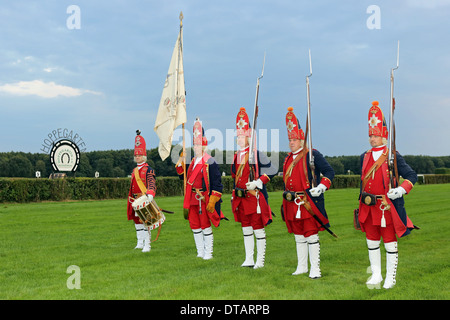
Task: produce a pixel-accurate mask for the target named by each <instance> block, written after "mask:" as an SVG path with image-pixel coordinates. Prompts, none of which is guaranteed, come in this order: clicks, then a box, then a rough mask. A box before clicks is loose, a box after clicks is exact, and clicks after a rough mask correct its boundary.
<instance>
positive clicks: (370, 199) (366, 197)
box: [360, 192, 383, 206]
mask: <svg viewBox="0 0 450 320" xmlns="http://www.w3.org/2000/svg"><path fill="white" fill-rule="evenodd" d="M360 199H361V201H362V202H363V203H364V204H366V205H368V206H374V205H376V204H377V200H379V199H383V196H379V195H375V194H371V193H367V192H363V193H361V197H360Z"/></svg>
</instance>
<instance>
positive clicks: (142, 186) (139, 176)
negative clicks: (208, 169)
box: [127, 130, 156, 252]
mask: <svg viewBox="0 0 450 320" xmlns="http://www.w3.org/2000/svg"><path fill="white" fill-rule="evenodd" d="M136 134H137V135H136V138H135V140H134V161H135V162H136V164H137V167H136V168H135V169H134V170H133V172H132V174H131V185H130V191H129V193H128V205H127V217H128V220H133V221H134V226H135V229H136V236H137V245H136V247H135V249H142V252H149V251H150V249H151V246H150V242H151V230H149V229H148V228H147V227H146V226H145V225H144V224H143V222H142V221H141V220H140V219H139V217H138V216H137V215H136V213H135V212H134V210H133V207H132V205H131V203H132V199H133V200H135V199H138V198H139V197H141V196H142V195H146V196H147V198H148V200H149V201H150V202H151V201H152V200H153V197H154V196H155V192H156V180H155V171H154V170H153V169H152V168H150V166H149V165H148V164H147V163H146V161H147V149H146V143H145V139H144V137H143V136H141V131H140V130H137V131H136Z"/></svg>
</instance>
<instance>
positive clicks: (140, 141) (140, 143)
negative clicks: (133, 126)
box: [134, 130, 147, 156]
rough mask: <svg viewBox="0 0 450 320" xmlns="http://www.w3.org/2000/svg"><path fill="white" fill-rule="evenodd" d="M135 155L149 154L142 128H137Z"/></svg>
mask: <svg viewBox="0 0 450 320" xmlns="http://www.w3.org/2000/svg"><path fill="white" fill-rule="evenodd" d="M134 155H135V156H147V148H146V144H145V139H144V137H143V136H141V130H136V138H135V139H134Z"/></svg>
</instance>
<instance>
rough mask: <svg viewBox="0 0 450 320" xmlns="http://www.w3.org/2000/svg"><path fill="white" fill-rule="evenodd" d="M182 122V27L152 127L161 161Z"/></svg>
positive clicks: (183, 93) (184, 99)
mask: <svg viewBox="0 0 450 320" xmlns="http://www.w3.org/2000/svg"><path fill="white" fill-rule="evenodd" d="M183 123H186V97H185V88H184V73H183V29H182V28H180V33H179V35H178V38H177V42H176V43H175V48H174V49H173V53H172V59H171V60H170V66H169V71H168V73H167V77H166V81H165V83H164V88H163V92H162V95H161V101H160V102H159V109H158V115H157V116H156V120H155V127H154V128H153V130H155V132H156V134H157V135H158V137H159V146H158V152H159V156H160V157H161V159H162V160H163V161H164V160H165V159H166V158H167V157H168V156H169V155H170V148H171V147H172V136H173V131H174V130H175V128H176V127H178V126H179V125H180V124H183Z"/></svg>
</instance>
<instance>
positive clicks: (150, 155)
mask: <svg viewBox="0 0 450 320" xmlns="http://www.w3.org/2000/svg"><path fill="white" fill-rule="evenodd" d="M190 151H191V150H190V149H188V150H187V154H188V155H189V154H191V155H192V153H190ZM233 154H234V152H232V151H227V152H220V151H218V150H213V151H212V152H211V155H212V156H214V157H215V158H216V160H217V161H218V162H219V163H220V162H221V163H220V164H219V167H220V171H221V172H224V173H225V174H226V175H229V174H230V163H231V162H232V161H233ZM287 154H288V152H285V151H282V152H279V153H278V156H277V154H276V153H270V152H269V153H268V156H269V157H270V159H271V160H272V162H274V161H275V160H276V159H278V168H279V169H278V171H279V172H282V171H283V161H284V158H285V157H286V155H287ZM325 158H326V159H327V161H328V162H329V163H330V165H331V166H332V167H333V168H334V170H335V173H336V174H360V173H361V172H360V157H359V155H355V156H337V157H336V156H335V157H328V156H325ZM404 158H405V160H406V162H407V163H408V164H409V165H410V166H411V167H412V168H413V170H414V171H416V172H417V173H418V174H434V173H449V172H450V156H440V157H432V156H423V155H420V156H411V155H405V156H404ZM220 159H222V161H220ZM175 160H178V159H175ZM188 161H189V160H188ZM147 162H148V164H149V165H150V166H151V167H152V168H154V169H155V171H156V174H157V176H176V175H177V174H176V171H175V163H174V162H172V159H171V157H168V158H167V159H166V160H165V161H162V160H161V158H160V157H159V154H158V150H157V148H155V149H151V150H148V151H147ZM175 162H176V161H175ZM135 166H136V164H135V162H134V159H133V150H131V149H129V150H108V151H90V152H85V153H82V154H81V158H80V165H79V168H78V170H77V172H76V174H75V176H76V177H94V175H95V172H99V175H100V177H127V176H128V175H130V174H131V172H132V170H133V168H134V167H135ZM36 171H40V172H41V177H48V176H49V175H50V174H51V173H52V172H53V169H52V167H51V164H50V156H49V155H48V154H42V153H25V152H4V153H0V177H23V178H34V177H35V172H36ZM73 175H74V174H73V173H69V174H68V176H73Z"/></svg>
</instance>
